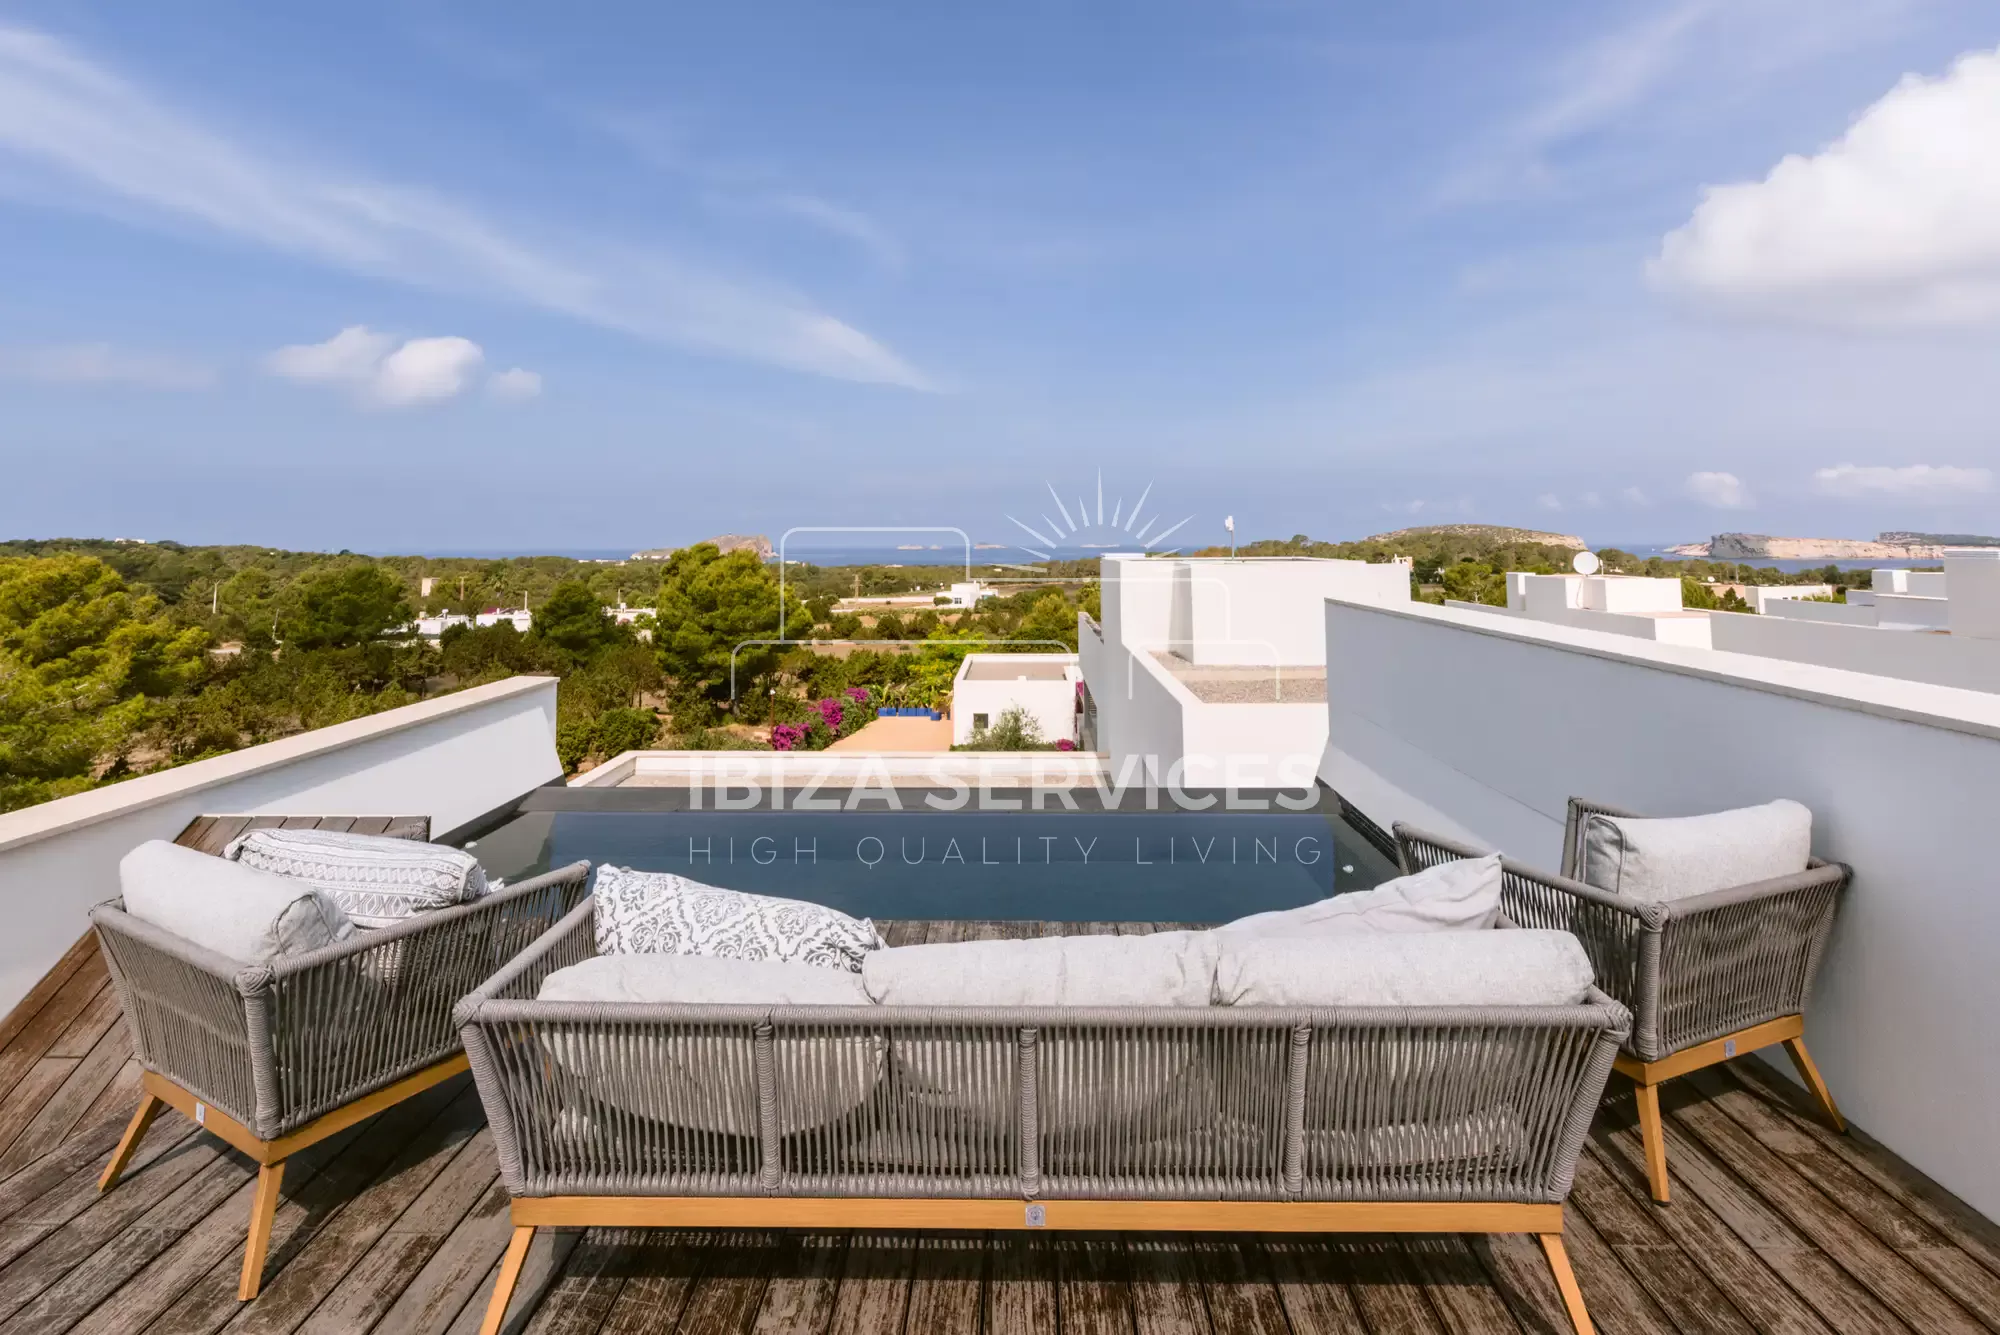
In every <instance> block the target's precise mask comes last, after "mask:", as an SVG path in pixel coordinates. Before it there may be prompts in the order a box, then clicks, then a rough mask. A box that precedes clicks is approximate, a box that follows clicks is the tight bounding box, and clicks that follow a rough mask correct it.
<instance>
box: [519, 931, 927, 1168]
mask: <svg viewBox="0 0 2000 1335" xmlns="http://www.w3.org/2000/svg"><path fill="white" fill-rule="evenodd" d="M536 996H537V999H538V1000H541V1001H568V1002H600V1003H609V1004H619V1003H631V1002H684V1003H696V1004H709V1005H751V1006H866V1005H867V1004H868V994H867V993H866V992H865V991H863V990H862V987H861V979H860V977H859V976H858V975H856V974H854V973H851V972H849V971H847V970H842V969H823V968H818V967H816V966H814V965H811V964H801V963H795V962H779V961H774V960H741V959H724V958H719V957H709V956H700V955H599V956H596V957H594V958H592V959H587V960H584V961H583V962H582V963H580V964H572V965H570V966H569V967H567V968H563V969H557V970H556V971H555V972H554V973H552V974H550V975H549V976H548V977H547V978H545V979H543V980H542V986H541V990H540V991H539V992H538V993H537V994H536ZM542 1041H543V1044H544V1045H545V1046H546V1047H547V1049H548V1051H549V1053H550V1055H551V1056H553V1057H554V1058H555V1059H556V1061H557V1062H558V1064H560V1065H561V1066H562V1067H563V1068H564V1069H565V1070H567V1071H568V1072H570V1073H571V1074H572V1075H574V1076H576V1077H577V1078H578V1080H579V1081H580V1083H581V1084H582V1086H583V1088H584V1090H585V1091H586V1092H587V1093H588V1094H589V1096H590V1097H591V1098H592V1099H593V1100H595V1101H597V1102H598V1103H601V1104H605V1105H608V1106H610V1107H613V1108H617V1109H619V1110H621V1111H623V1112H626V1113H630V1114H631V1115H633V1116H635V1117H642V1118H646V1119H648V1120H652V1121H662V1122H669V1123H671V1124H673V1125H675V1126H686V1127H692V1128H694V1129H696V1130H700V1131H712V1132H717V1133H719V1134H722V1135H732V1136H754V1135H756V1134H757V1077H756V1067H755V1064H754V1059H755V1038H754V1037H753V1035H752V1033H751V1030H750V1027H749V1026H747V1025H746V1026H742V1027H740V1028H739V1029H736V1030H733V1031H732V1030H731V1029H729V1028H723V1027H717V1028H716V1029H713V1030H709V1031H706V1032H704V1031H703V1030H700V1029H698V1028H679V1027H663V1028H659V1029H652V1028H647V1027H633V1026H615V1027H614V1026H599V1025H585V1026H578V1027H575V1028H566V1027H564V1026H558V1025H553V1024H552V1025H550V1026H547V1027H546V1028H545V1030H544V1033H543V1038H542ZM885 1049H886V1045H885V1044H884V1043H883V1041H882V1039H881V1038H880V1037H879V1036H877V1035H875V1034H872V1033H866V1032H859V1033H854V1034H829V1035H823V1036H814V1037H792V1036H789V1035H788V1034H781V1035H780V1036H779V1038H778V1040H777V1041H776V1043H774V1044H773V1046H772V1057H773V1060H774V1064H775V1067H776V1075H777V1087H778V1125H779V1130H780V1131H781V1132H782V1133H783V1134H785V1135H793V1134H796V1133H798V1132H800V1131H809V1130H811V1129H812V1128H814V1127H818V1126H825V1125H826V1124H827V1123H829V1122H836V1121H839V1120H840V1119H841V1118H843V1117H846V1116H847V1115H848V1114H850V1113H852V1112H853V1111H854V1110H855V1109H857V1108H859V1107H861V1105H862V1104H864V1103H866V1102H867V1101H868V1099H869V1097H870V1096H871V1095H873V1094H874V1092H875V1087H876V1086H877V1085H878V1084H879V1083H881V1080H882V1074H883V1071H884V1070H885V1069H886V1067H887V1065H888V1063H887V1059H886V1051H885ZM579 1116H585V1117H587V1116H588V1114H587V1113H584V1112H582V1111H580V1110H579Z"/></svg>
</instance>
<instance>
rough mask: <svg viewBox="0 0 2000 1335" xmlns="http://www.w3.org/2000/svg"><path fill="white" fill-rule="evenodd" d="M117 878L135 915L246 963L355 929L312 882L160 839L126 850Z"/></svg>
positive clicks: (327, 940)
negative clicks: (209, 854)
mask: <svg viewBox="0 0 2000 1335" xmlns="http://www.w3.org/2000/svg"><path fill="white" fill-rule="evenodd" d="M118 884H119V889H120V892H121V893H122V894H123V895H124V898H125V911H126V912H127V913H129V914H131V915H132V916H133V917H135V918H138V919H140V920H141V921H144V922H149V923H151V924H152V925H153V926H155V927H158V928H160V929H162V930H163V931H168V932H172V933H173V934H174V935H175V936H178V937H181V938H183V939H184V940H187V941H192V942H193V943H194V944H196V945H198V946H202V947H204V948H205V949H208V950H212V951H214V952H215V953H216V954H218V955H222V956H225V957H226V958H229V959H232V960H241V961H243V962H245V963H257V962H262V961H265V960H270V959H274V958H276V957H277V956H279V955H298V954H303V953H305V952H306V951H309V950H318V949H320V948H321V947H323V946H330V945H332V944H333V943H335V942H336V941H345V940H347V939H348V938H349V937H351V936H353V935H354V924H353V923H352V922H350V921H348V918H347V915H346V914H344V913H342V912H341V911H340V906H339V905H337V904H335V903H334V902H333V901H332V900H331V899H329V898H327V897H326V895H325V894H323V893H321V892H320V891H318V890H315V889H312V888H311V887H310V886H303V885H300V884H299V883H298V882H297V881H289V880H286V879H285V878H284V877H282V876H274V875H272V874H271V873H269V872H263V871H257V870H255V869H253V868H250V867H244V866H240V865H238V864H237V863H234V862H228V861H225V860H224V859H222V858H215V857H210V856H208V855H207V854H206V853H197V852H195V851H194V850H193V849H191V848H181V847H180V846H178V845H176V844H170V843H167V842H166V841H165V840H161V839H149V840H147V841H146V842H145V843H143V844H140V845H139V846H138V847H137V848H135V849H133V850H132V851H131V852H130V853H127V854H126V855H125V857H124V860H123V861H121V862H120V863H119V864H118Z"/></svg>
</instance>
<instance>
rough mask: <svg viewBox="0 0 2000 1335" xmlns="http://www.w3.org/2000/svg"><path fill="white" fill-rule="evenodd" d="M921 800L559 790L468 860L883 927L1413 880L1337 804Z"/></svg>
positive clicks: (1216, 909)
mask: <svg viewBox="0 0 2000 1335" xmlns="http://www.w3.org/2000/svg"><path fill="white" fill-rule="evenodd" d="M914 796H915V797H916V798H917V800H913V801H911V802H907V803H904V804H903V808H902V809H900V810H868V809H853V810H848V809H840V807H841V803H840V800H839V794H838V793H834V794H830V795H828V797H829V799H830V800H831V801H832V803H833V805H834V807H835V809H832V810H820V809H814V810H797V809H793V808H791V807H773V806H771V805H769V804H768V803H766V804H764V805H760V806H758V807H756V808H753V809H747V810H734V811H716V810H713V809H695V808H694V807H693V806H691V805H690V803H689V802H688V800H687V798H686V796H685V794H684V793H678V792H675V791H673V790H662V789H599V790H591V789H570V788H549V789H542V790H538V791H537V792H536V793H535V794H531V795H530V796H529V798H527V799H526V800H525V801H524V802H522V803H521V804H520V805H519V806H518V807H517V808H516V809H515V810H514V811H513V812H511V813H509V814H508V815H507V816H506V817H505V818H504V819H502V820H501V821H500V822H499V823H498V824H497V825H495V826H494V827H493V828H490V829H489V830H487V831H486V832H485V833H483V834H480V835H478V836H476V837H475V838H473V839H472V840H470V841H468V842H467V844H466V847H468V848H469V849H471V851H473V852H474V853H476V854H478V855H479V858H480V861H481V862H482V863H484V864H485V866H486V868H487V871H488V873H489V874H492V875H497V876H502V877H505V878H507V879H510V880H512V879H516V878H519V877H522V876H530V875H534V874H536V873H538V872H542V871H546V870H548V869H549V868H551V867H557V866H562V865H564V864H565V863H568V862H573V861H576V860H577V859H588V860H589V861H591V862H593V863H598V864H611V865H615V866H621V867H636V868H639V869H642V870H646V871H669V872H677V873H680V874H681V875H684V876H688V877H690V878H692V879H694V880H698V881H703V882H706V883H708V884H710V885H721V886H727V887H729V888H730V889H734V890H747V891H752V892H754V893H757V894H769V895H784V896H787V897H789V898H794V899H806V900H811V901H813V902H815V903H820V904H826V905H829V906H831V907H834V908H837V909H840V910H842V911H843V912H847V913H853V914H856V915H859V916H867V917H874V918H980V919H987V918H1002V919H1006V918H1013V919H1042V920H1060V921H1072V922H1074V921H1117V922H1125V921H1153V922H1216V921H1222V920H1224V919H1228V918H1234V917H1240V916H1242V915H1243V914H1246V913H1258V912H1262V911H1264V910H1267V909H1279V908H1291V907H1294V906H1296V905H1299V904H1304V903H1309V902H1311V901H1313V900H1316V899H1323V898H1325V897H1326V896H1328V895H1330V894H1338V893H1343V892H1347V891H1351V890H1361V889H1367V888H1368V887H1370V886H1373V885H1376V884H1379V883H1380V882H1381V881H1384V880H1386V879H1388V878H1390V877H1392V876H1394V875H1396V868H1395V865H1394V862H1393V860H1392V859H1391V858H1390V857H1389V856H1388V855H1387V852H1386V851H1385V850H1384V849H1383V848H1381V847H1380V846H1379V844H1378V843H1377V842H1376V841H1375V839H1374V838H1371V834H1370V833H1368V832H1364V831H1363V829H1361V828H1360V827H1359V826H1357V825H1356V824H1354V823H1352V822H1350V821H1349V820H1348V819H1347V817H1346V816H1345V815H1344V814H1343V810H1342V804H1341V803H1340V801H1339V799H1338V798H1337V797H1335V796H1334V795H1333V794H1331V793H1330V792H1326V791H1325V790H1321V791H1320V793H1319V794H1318V795H1317V796H1316V797H1315V799H1314V800H1313V801H1312V803H1311V805H1309V806H1307V807H1305V808H1304V809H1302V810H1294V809H1286V808H1284V807H1280V806H1278V805H1276V804H1275V803H1273V804H1271V805H1270V806H1269V807H1268V809H1262V810H1243V809H1237V810H1226V809H1215V810H1189V809H1182V808H1175V809H1168V810H1119V809H1107V808H1105V807H1102V806H1100V805H1092V804H1085V805H1084V809H1081V810H1074V811H1072V810H1063V809H1055V810H1040V811H1037V810H1028V809H1018V810H1011V809H998V810H995V809H986V810H967V809H961V810H943V811H940V810H935V809H931V808H929V807H927V806H925V805H924V804H923V802H922V801H921V794H918V795H914ZM1196 796H1197V797H1199V795H1196ZM1239 796H1240V795H1239ZM1003 800H1004V799H1003ZM1217 805H1218V808H1220V806H1221V804H1220V803H1218V804H1217Z"/></svg>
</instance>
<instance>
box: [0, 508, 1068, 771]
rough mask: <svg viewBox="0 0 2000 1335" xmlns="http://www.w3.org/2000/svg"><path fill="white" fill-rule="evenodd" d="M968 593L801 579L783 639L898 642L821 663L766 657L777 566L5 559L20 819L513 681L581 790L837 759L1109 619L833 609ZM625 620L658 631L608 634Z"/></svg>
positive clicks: (140, 555) (102, 554)
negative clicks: (552, 731)
mask: <svg viewBox="0 0 2000 1335" xmlns="http://www.w3.org/2000/svg"><path fill="white" fill-rule="evenodd" d="M951 573H952V572H951V571H950V570H949V569H948V568H944V569H940V568H938V567H884V566H871V567H859V568H854V569H846V570H843V569H820V568H818V567H814V566H807V565H801V566H794V567H790V568H788V569H787V571H786V578H785V582H784V584H785V587H784V590H783V601H784V604H785V632H786V636H787V638H790V639H794V640H796V639H804V638H810V637H814V636H817V637H820V638H822V639H828V640H831V639H839V638H846V639H891V640H895V641H898V642H899V643H898V644H897V645H896V646H895V647H894V648H890V649H884V650H871V649H866V648H855V647H852V646H839V647H837V646H832V645H827V646H822V647H821V648H820V649H819V650H818V651H817V652H816V651H815V650H814V649H813V648H810V647H799V646H788V645H759V644H756V643H754V641H757V640H769V639H775V638H777V637H778V627H779V616H778V613H779V604H780V586H779V580H778V575H777V570H776V567H774V566H771V565H767V564H764V563H762V562H760V561H759V560H758V559H757V558H756V556H755V555H754V554H753V553H749V552H737V553H731V554H729V555H726V556H725V555H723V554H721V553H720V552H718V551H717V550H716V548H715V547H714V546H712V545H709V544H701V545H697V546H695V547H691V548H686V549H683V550H682V551H679V552H676V553H674V554H673V555H672V556H671V557H669V558H668V559H666V560H661V561H633V562H623V563H608V562H579V561H573V560H569V559H567V558H563V557H522V558H516V559H512V560H503V561H491V560H471V559H444V558H424V557H379V558H378V557H367V556H358V555H355V554H353V553H350V552H340V553H336V554H332V555H328V554H323V553H309V552H288V551H279V550H273V549H270V548H263V547H187V546H182V545H180V544H176V543H113V542H98V541H50V542H11V543H0V810H11V809H14V808H17V807H22V806H26V805H29V804H32V803H35V802H40V801H45V800H47V799H49V798H53V797H60V796H64V795H67V794H70V793H75V792H81V791H83V790H85V789H87V788H90V787H92V786H94V785H96V784H99V783H103V782H109V781H113V780H116V779H119V778H123V777H126V776H129V775H132V774H139V773H145V772H148V771H152V770H157V769H163V768H167V767H171V766H174V765H180V764H185V763H187V762H189V761H192V760H199V759H202V758H204V757H206V756H211V755H218V754H221V753H223V752H226V751H231V750H234V749H236V748H238V747H242V746H249V745H254V744H256V743H259V742H265V741H270V740H273V739H275V738H279V737H284V736H288V735H291V734H293V733H297V732H301V731H304V730H307V729H310V728H318V727H324V726H326V725H328V724H332V723H339V722H344V721H346V720H348V719H352V718H358V717H361V716H363V715H366V714H370V713H374V712H377V711H379V710H383V709H391V708H394V707H396V706H398V705H404V704H409V703H413V702H415V701H417V700H421V699H425V698H427V697H430V696H434V695H437V694H440V693H443V692H448V691H453V690H458V689H461V688H464V687H467V686H474V685H479V684H482V683H485V682H490V681H497V680H500V679H502V678H505V677H508V676H512V675H515V674H517V673H546V674H549V675H553V676H556V677H559V678H560V679H561V686H560V688H559V692H558V705H557V749H558V751H559V753H560V754H561V757H562V761H563V764H564V766H565V767H566V768H568V769H576V768H578V767H580V766H583V765H587V764H589V763H591V762H592V761H594V760H598V759H602V758H604V757H607V756H610V755H615V754H617V753H618V752H620V751H625V750H630V749H633V748H636V747H644V746H649V745H655V744H670V745H689V746H697V747H759V748H762V747H766V746H770V745H774V744H779V745H796V746H805V747H816V746H824V745H826V744H827V743H829V742H830V741H832V740H834V739H835V738H836V737H838V736H844V735H846V734H847V733H851V732H852V731H853V730H854V729H855V728H857V727H859V726H860V725H861V724H862V723H864V722H865V721H866V720H867V719H868V718H870V717H872V716H873V713H874V710H875V708H876V707H877V705H878V704H882V703H891V704H911V705H918V704H924V705H936V704H940V703H942V702H943V701H944V700H945V699H946V698H947V697H948V696H949V692H950V682H951V678H952V676H953V674H954V673H955V672H956V670H957V666H958V663H959V662H960V661H961V660H962V659H963V657H964V655H965V654H966V653H967V652H970V651H971V650H973V649H996V648H1005V647H1007V644H1008V642H1017V641H1024V640H1025V641H1034V640H1041V641H1055V642H1058V643H1060V644H1063V645H1067V646H1069V647H1072V648H1073V647H1074V646H1075V644H1076V613H1077V610H1078V608H1079V607H1082V608H1085V609H1087V610H1089V611H1091V612H1093V613H1095V611H1096V609H1097V601H1096V588H1095V586H1094V585H1091V586H1079V585H1078V584H1076V583H1074V582H1071V583H1062V582H1058V581H1056V580H1055V579H1053V578H1052V579H1051V580H1050V581H1049V582H1045V583H1040V584H1029V585H1025V586H1022V587H1021V588H1020V591H1018V592H1014V593H1010V594H1008V595H1006V596H1003V597H998V598H993V599H989V600H987V601H985V602H983V603H982V604H981V605H980V607H979V609H978V610H977V611H976V612H967V611H963V610H955V609H943V608H935V607H930V606H919V607H915V608H909V607H906V608H903V609H901V610H899V611H881V612H878V611H877V610H876V609H872V608H862V609H860V610H859V611H858V612H853V613H850V612H837V611H836V610H835V609H836V607H837V606H838V600H839V598H840V597H841V596H842V595H850V594H851V593H852V590H854V589H855V588H857V587H858V588H860V589H861V590H862V591H863V594H864V596H877V597H880V596H884V595H898V594H902V595H910V594H917V593H922V592H928V591H929V590H931V589H933V588H935V587H936V586H937V585H938V584H939V583H940V582H941V581H945V580H949V578H950V577H951ZM1011 573H1012V574H1013V575H1015V576H1016V577H1018V576H1019V574H1020V572H1019V571H1014V572H1011ZM426 580H428V581H429V582H430V583H429V591H428V593H427V592H426V591H425V584H424V581H426ZM523 604H525V605H526V606H527V607H528V608H529V609H530V610H531V612H532V623H531V626H530V629H529V630H528V631H527V632H526V633H521V632H518V631H516V630H515V628H514V627H513V625H512V624H511V623H508V622H501V623H499V624H496V625H492V626H482V627H474V626H453V627H451V628H450V629H447V630H446V631H445V632H444V634H443V635H442V636H441V637H439V638H437V639H435V640H426V639H422V638H419V637H417V636H416V635H414V634H412V633H411V631H410V626H411V624H412V622H413V621H414V619H415V618H416V617H417V616H418V615H420V614H437V613H440V612H444V611H447V610H449V611H453V612H459V613H464V612H469V611H476V610H480V609H485V608H492V607H519V606H522V605H523ZM626 604H629V605H630V606H633V607H644V608H647V609H649V613H648V614H647V615H643V616H641V617H639V618H638V620H637V621H636V622H634V623H633V624H626V625H621V624H619V623H618V622H617V621H615V620H614V619H613V618H611V617H609V616H607V615H606V608H607V607H615V606H619V605H626ZM1020 647H1022V648H1048V647H1050V646H1049V645H1047V644H1041V645H1035V644H1022V645H1021V646H1020ZM732 656H733V666H734V684H735V690H734V692H733V693H732V689H731V686H732V680H731V677H732V674H731V668H732ZM781 724H782V725H790V726H789V727H788V728H786V729H785V730H784V731H783V732H778V733H777V735H776V737H775V739H774V737H773V732H774V726H775V725H781Z"/></svg>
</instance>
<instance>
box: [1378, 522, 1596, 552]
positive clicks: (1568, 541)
mask: <svg viewBox="0 0 2000 1335" xmlns="http://www.w3.org/2000/svg"><path fill="white" fill-rule="evenodd" d="M1412 538H1472V539H1475V540H1477V541H1481V542H1494V543H1507V542H1533V543H1539V544H1540V545H1542V546H1544V547H1567V548H1569V549H1570V550H1571V551H1577V552H1580V551H1584V550H1586V549H1587V548H1588V546H1589V544H1588V543H1586V542H1584V540H1583V539H1582V538H1579V537H1577V536H1576V535H1574V534H1571V533H1544V532H1542V531H1541V530H1539V529H1532V528H1509V527H1507V526H1506V525H1505V524H1424V525H1422V526H1420V527H1417V528H1399V529H1397V530H1395V531H1394V532H1393V533H1373V534H1370V535H1369V536H1367V537H1365V538H1363V539H1362V540H1361V541H1363V542H1397V541H1406V540H1409V539H1412Z"/></svg>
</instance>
